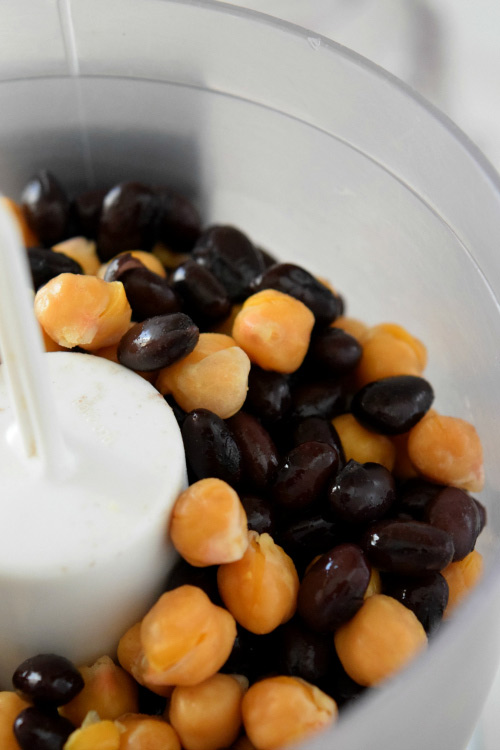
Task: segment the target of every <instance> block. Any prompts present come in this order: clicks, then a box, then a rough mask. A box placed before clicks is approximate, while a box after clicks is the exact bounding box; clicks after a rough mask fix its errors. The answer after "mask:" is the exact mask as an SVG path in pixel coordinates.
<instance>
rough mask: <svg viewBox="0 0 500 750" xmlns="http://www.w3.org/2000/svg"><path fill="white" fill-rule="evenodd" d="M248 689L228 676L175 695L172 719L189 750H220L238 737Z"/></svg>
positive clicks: (175, 690) (173, 697)
mask: <svg viewBox="0 0 500 750" xmlns="http://www.w3.org/2000/svg"><path fill="white" fill-rule="evenodd" d="M246 687H248V683H247V684H246V686H245V685H244V684H243V683H242V682H241V681H240V680H238V679H236V678H235V677H233V676H231V675H228V674H220V673H219V674H215V675H213V676H212V677H209V678H208V680H205V681H204V682H200V683H199V684H198V685H192V686H190V687H182V686H178V687H176V688H175V689H174V692H173V693H172V699H171V702H170V711H169V717H170V721H171V722H172V726H173V727H174V729H175V730H176V732H177V734H178V735H179V737H180V740H181V743H182V747H183V748H185V750H218V748H221V747H228V746H229V745H230V744H231V743H232V742H234V740H235V739H236V738H237V737H238V734H239V731H240V727H241V721H242V719H241V701H242V699H243V695H244V693H245V689H246Z"/></svg>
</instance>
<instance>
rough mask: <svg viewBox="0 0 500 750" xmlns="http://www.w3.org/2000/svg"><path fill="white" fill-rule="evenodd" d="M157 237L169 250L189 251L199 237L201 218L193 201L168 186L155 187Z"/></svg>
mask: <svg viewBox="0 0 500 750" xmlns="http://www.w3.org/2000/svg"><path fill="white" fill-rule="evenodd" d="M154 192H155V194H156V197H157V202H158V216H157V237H158V239H159V240H160V241H161V242H163V243H165V245H167V247H168V248H169V250H172V251H173V252H174V253H175V252H180V253H188V252H190V251H191V250H192V249H193V246H194V244H195V242H196V240H197V239H198V237H199V235H200V231H201V219H200V215H199V213H198V211H197V210H196V208H195V207H194V206H193V204H192V203H191V201H189V200H188V199H187V198H185V197H184V196H182V195H179V193H176V192H175V191H174V190H171V189H170V188H167V187H159V188H155V191H154Z"/></svg>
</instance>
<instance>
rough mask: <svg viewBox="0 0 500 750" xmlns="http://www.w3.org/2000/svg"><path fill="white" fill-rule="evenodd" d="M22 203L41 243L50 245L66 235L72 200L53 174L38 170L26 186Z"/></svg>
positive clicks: (31, 226)
mask: <svg viewBox="0 0 500 750" xmlns="http://www.w3.org/2000/svg"><path fill="white" fill-rule="evenodd" d="M21 205H22V209H23V213H24V216H25V218H26V221H27V223H28V226H29V227H30V229H31V230H32V231H33V232H34V233H35V235H36V236H37V237H38V238H39V240H40V242H41V243H42V245H45V246H46V247H51V246H52V245H55V244H56V243H57V242H60V241H61V240H63V239H65V236H66V230H67V226H68V220H69V202H68V198H67V196H66V193H65V192H64V190H63V188H62V187H61V185H60V184H59V182H58V181H57V180H56V178H55V177H54V175H53V174H51V173H50V172H47V171H45V170H44V171H41V172H39V173H38V174H37V175H36V176H35V177H33V179H31V180H30V181H29V182H28V184H27V185H26V187H25V188H24V190H23V193H22V196H21Z"/></svg>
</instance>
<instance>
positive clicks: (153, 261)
mask: <svg viewBox="0 0 500 750" xmlns="http://www.w3.org/2000/svg"><path fill="white" fill-rule="evenodd" d="M125 254H128V255H131V256H132V257H133V258H136V259H137V260H138V261H140V262H141V263H142V265H143V266H145V267H146V268H147V269H148V271H152V272H153V273H155V274H156V275H157V276H161V277H162V278H165V277H166V275H167V272H166V271H165V268H164V267H163V264H162V262H161V260H160V259H159V258H157V257H156V255H153V254H152V253H148V252H146V251H145V250H125V251H124V252H123V253H118V255H115V256H114V257H115V258H119V257H120V255H125ZM111 260H114V258H111ZM110 262H111V261H108V262H107V263H103V264H102V265H101V266H99V268H98V269H97V272H96V274H97V276H98V277H99V278H100V279H103V278H104V275H105V273H106V271H107V268H108V265H109V264H110Z"/></svg>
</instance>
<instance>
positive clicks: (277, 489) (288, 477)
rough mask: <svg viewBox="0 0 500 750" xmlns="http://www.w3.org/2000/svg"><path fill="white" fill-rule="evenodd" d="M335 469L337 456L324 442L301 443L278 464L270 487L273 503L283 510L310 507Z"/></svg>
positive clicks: (335, 451)
mask: <svg viewBox="0 0 500 750" xmlns="http://www.w3.org/2000/svg"><path fill="white" fill-rule="evenodd" d="M338 467H339V453H338V451H337V450H336V449H335V448H332V446H331V445H327V444H326V443H314V442H311V443H302V444H301V445H298V446H297V447H296V448H294V449H293V450H291V451H290V453H289V454H288V455H287V456H286V457H285V459H284V460H283V461H282V463H281V464H280V466H279V468H278V470H277V472H276V475H275V479H274V482H273V484H272V487H271V493H272V497H273V500H274V501H275V503H277V505H279V506H280V507H282V508H285V509H287V510H292V511H296V510H304V509H305V508H309V507H311V506H312V505H313V504H314V503H315V502H316V501H317V500H318V499H319V498H320V497H321V496H322V494H323V492H324V491H325V489H326V486H327V484H328V482H329V480H330V479H331V477H332V476H335V474H336V473H337V470H338Z"/></svg>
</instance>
